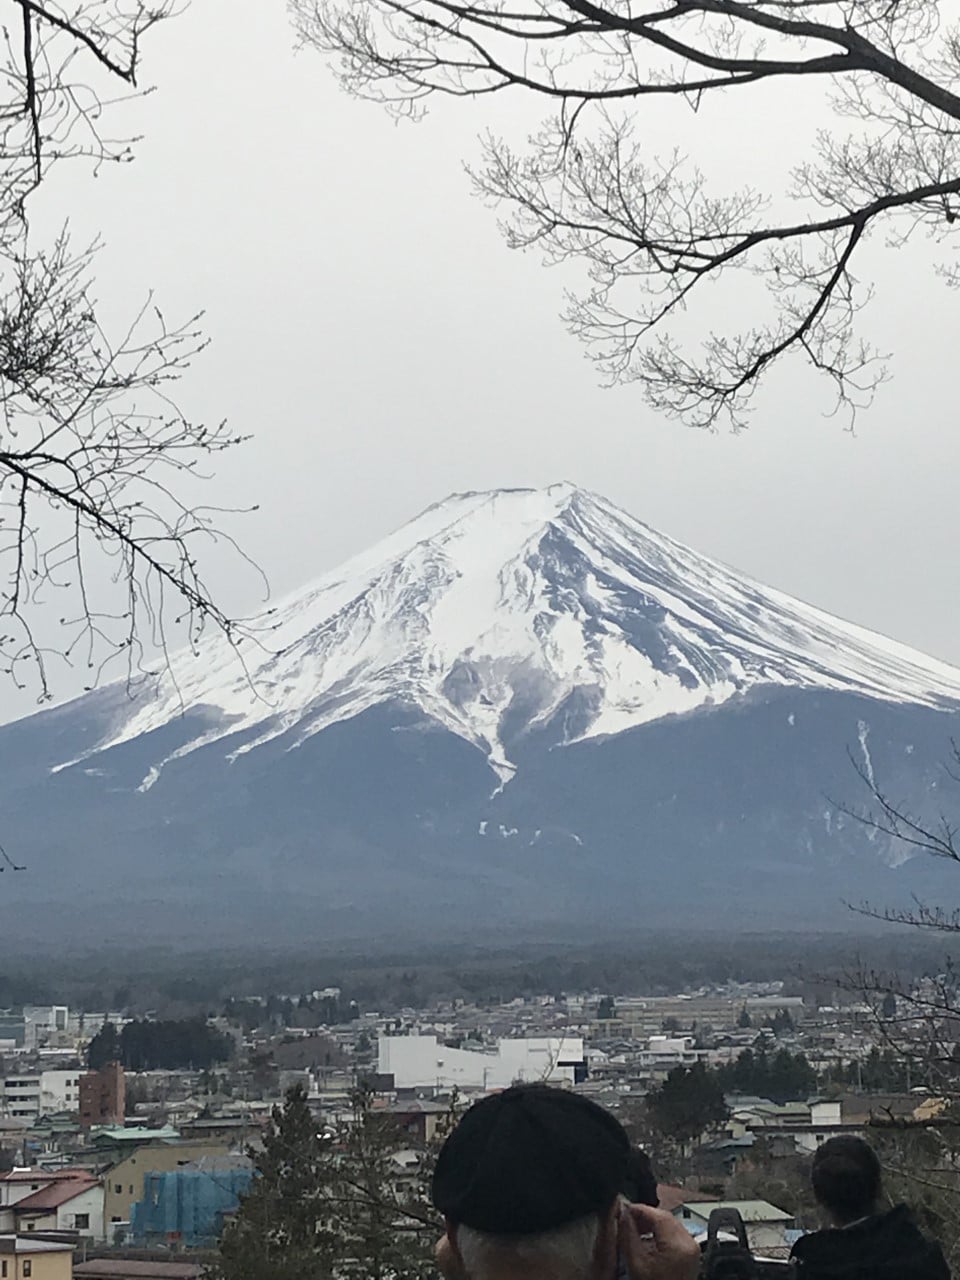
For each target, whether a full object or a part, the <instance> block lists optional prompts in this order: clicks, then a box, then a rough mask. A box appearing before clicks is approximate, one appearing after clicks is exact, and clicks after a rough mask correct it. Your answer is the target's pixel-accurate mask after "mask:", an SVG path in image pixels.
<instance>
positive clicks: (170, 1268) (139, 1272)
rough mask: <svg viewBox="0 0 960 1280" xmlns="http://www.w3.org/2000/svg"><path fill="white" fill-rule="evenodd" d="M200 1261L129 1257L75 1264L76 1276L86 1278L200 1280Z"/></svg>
mask: <svg viewBox="0 0 960 1280" xmlns="http://www.w3.org/2000/svg"><path fill="white" fill-rule="evenodd" d="M202 1271H203V1268H202V1267H201V1265H200V1264H199V1263H198V1262H167V1261H166V1260H165V1259H163V1260H158V1261H156V1262H137V1261H134V1260H132V1259H127V1258H94V1259H93V1260H92V1261H91V1262H78V1263H76V1264H75V1265H74V1268H73V1274H74V1276H79V1277H81V1280H83V1277H86V1280H198V1277H199V1276H200V1274H201V1272H202Z"/></svg>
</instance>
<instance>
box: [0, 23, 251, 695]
mask: <svg viewBox="0 0 960 1280" xmlns="http://www.w3.org/2000/svg"><path fill="white" fill-rule="evenodd" d="M176 7H177V6H176V4H175V0H156V3H153V4H150V5H148V4H145V3H139V2H138V0H129V2H127V0H85V2H80V3H75V4H71V5H69V6H64V5H60V4H56V5H54V4H47V3H42V2H41V0H14V3H13V4H12V5H10V4H8V5H7V16H8V19H9V23H8V25H7V26H6V27H5V29H4V34H5V37H6V38H5V40H4V42H3V44H2V47H0V59H3V61H4V65H3V72H4V74H3V84H4V89H3V91H2V95H3V96H2V110H0V672H4V673H6V674H7V675H8V676H10V677H11V678H12V679H13V680H14V682H15V683H16V684H17V685H18V686H20V687H22V688H30V689H33V690H34V691H35V692H36V694H37V697H38V699H39V700H41V701H43V700H46V699H48V698H49V697H51V696H52V680H53V679H54V675H53V665H54V659H60V660H61V661H63V662H66V663H68V664H69V665H71V666H73V667H79V668H80V669H81V670H82V671H83V672H84V680H85V685H86V686H87V687H90V686H92V685H93V684H94V683H96V681H97V679H98V677H99V675H100V674H101V671H102V670H103V667H104V665H105V664H108V663H110V662H111V660H116V659H119V660H120V664H121V666H120V669H121V671H122V672H124V671H125V672H126V674H127V678H128V679H129V680H133V679H135V678H136V677H137V676H138V675H139V674H140V673H141V672H142V671H143V668H144V665H145V664H146V663H147V662H148V661H152V660H154V659H155V658H156V655H157V653H159V654H160V655H161V660H162V658H163V657H164V656H165V655H166V653H167V649H168V645H169V644H171V643H172V642H173V641H182V642H183V643H190V644H195V643H196V641H197V639H198V638H199V635H200V633H201V631H202V630H203V629H204V627H205V626H206V625H207V624H212V625H213V626H215V627H217V628H219V629H220V630H221V631H223V632H225V633H227V635H228V636H235V635H236V628H235V624H234V622H233V621H232V620H231V619H230V618H229V617H228V616H227V615H226V614H225V613H224V612H223V611H222V610H221V609H220V608H219V606H218V605H217V604H216V603H215V602H214V601H213V599H212V597H211V596H210V594H209V592H208V590H207V587H206V584H205V581H204V578H203V575H202V569H201V563H200V555H201V551H202V548H203V547H204V545H205V544H209V543H210V542H211V540H216V539H217V538H218V537H222V536H223V535H220V534H218V533H217V526H216V523H215V517H216V513H215V511H214V510H213V509H212V508H205V507H202V506H198V505H196V503H195V501H194V498H193V480H192V477H197V476H199V475H200V468H201V466H202V465H204V464H205V463H207V462H208V461H209V460H210V459H211V458H213V457H215V456H216V455H218V454H219V453H221V452H222V451H223V450H225V449H228V448H230V447H231V446H233V445H235V444H237V443H239V439H238V437H237V436H236V435H235V434H234V433H232V432H231V431H230V430H229V429H228V428H227V426H226V425H225V424H223V423H217V424H214V425H212V426H205V425H203V424H200V423H193V422H191V421H190V420H189V419H188V418H187V417H186V416H185V414H184V413H183V412H181V410H180V409H179V408H178V407H177V405H176V403H175V402H174V401H173V399H172V393H173V386H174V384H175V382H176V381H177V379H178V378H179V376H180V375H181V373H182V372H183V371H184V370H185V369H186V368H187V367H189V365H190V363H191V361H192V360H193V358H194V357H195V356H196V355H197V354H199V352H200V351H201V350H202V349H203V347H204V345H205V340H204V338H203V336H202V334H201V332H200V327H199V317H198V316H195V317H193V318H191V319H188V320H187V321H186V322H179V321H177V322H170V321H169V320H168V319H167V318H166V316H165V315H164V314H163V312H162V311H161V310H160V308H159V307H158V306H157V305H156V303H155V302H154V301H153V298H152V296H148V298H147V300H146V301H145V303H144V305H143V306H142V308H141V309H140V311H139V312H138V314H136V315H134V316H133V317H132V318H131V322H130V323H129V324H128V325H127V326H126V327H125V328H123V329H121V330H120V331H119V332H111V331H108V329H107V328H106V326H105V324H104V322H103V321H102V319H101V317H100V313H99V310H98V306H97V303H96V300H95V298H94V296H93V284H92V269H93V266H94V261H95V257H96V252H97V245H93V246H83V247H80V248H76V247H74V246H73V245H72V244H71V242H70V239H69V237H68V235H67V233H66V231H64V232H62V233H61V234H60V235H59V236H58V237H57V238H56V239H55V240H54V241H53V242H52V243H47V244H42V243H37V238H36V236H35V235H34V234H33V233H32V231H31V227H30V223H29V221H28V217H27V212H28V209H29V207H30V202H31V199H32V197H33V195H34V193H35V191H36V190H37V188H38V187H39V186H40V185H41V183H43V182H45V181H46V179H47V178H48V176H49V175H50V173H51V171H52V170H53V169H54V168H55V167H56V166H57V165H59V164H60V162H61V161H63V160H65V159H72V160H74V161H78V160H80V161H82V160H86V161H88V162H89V164H90V165H91V167H92V168H93V169H94V170H96V168H97V167H98V166H102V165H104V164H107V163H123V162H125V161H127V160H129V159H130V158H131V156H132V147H131V144H130V142H128V141H122V140H121V141H116V140H114V139H113V138H112V137H110V136H108V135H107V134H106V133H105V132H104V128H105V121H106V120H107V119H109V118H110V115H111V113H113V114H116V112H117V109H118V108H117V106H116V102H115V101H110V100H115V99H116V97H117V94H116V90H117V88H120V89H121V90H127V91H130V92H134V91H136V87H137V84H138V77H139V72H140V64H141V55H142V44H143V40H144V37H145V36H146V35H147V33H148V32H149V31H150V30H151V28H153V27H154V26H156V25H157V23H159V22H161V21H163V20H165V19H166V18H168V17H170V16H171V15H172V14H173V13H174V11H175V8H176ZM53 609H55V612H53V613H51V610H53Z"/></svg>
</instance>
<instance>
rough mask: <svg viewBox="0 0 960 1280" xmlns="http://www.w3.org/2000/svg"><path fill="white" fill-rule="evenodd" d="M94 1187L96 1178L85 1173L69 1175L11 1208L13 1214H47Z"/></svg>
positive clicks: (55, 1180)
mask: <svg viewBox="0 0 960 1280" xmlns="http://www.w3.org/2000/svg"><path fill="white" fill-rule="evenodd" d="M96 1185H97V1180H96V1178H94V1177H93V1175H92V1174H89V1173H86V1172H83V1173H79V1172H78V1173H71V1175H70V1176H69V1177H66V1178H64V1177H59V1178H55V1179H54V1180H53V1181H52V1182H51V1183H50V1184H49V1185H48V1186H46V1187H41V1188H40V1190H39V1191H34V1193H33V1194H32V1195H29V1196H27V1197H26V1198H25V1199H23V1200H20V1201H18V1202H17V1203H16V1204H15V1205H14V1206H13V1211H14V1213H43V1212H48V1211H49V1210H51V1209H57V1208H59V1207H60V1205H62V1204H66V1203H67V1201H68V1200H73V1199H74V1197H75V1196H79V1195H83V1193H84V1191H89V1190H90V1188H91V1187H95V1186H96Z"/></svg>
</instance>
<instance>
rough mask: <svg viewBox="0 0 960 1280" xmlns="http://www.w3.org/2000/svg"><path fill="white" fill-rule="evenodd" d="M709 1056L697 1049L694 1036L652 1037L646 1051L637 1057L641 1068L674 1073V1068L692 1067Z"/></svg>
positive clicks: (642, 1050) (642, 1051)
mask: <svg viewBox="0 0 960 1280" xmlns="http://www.w3.org/2000/svg"><path fill="white" fill-rule="evenodd" d="M706 1056H707V1054H706V1051H705V1050H700V1049H697V1048H696V1042H695V1041H694V1039H693V1037H692V1036H651V1037H650V1039H649V1040H648V1041H647V1047H646V1049H641V1050H640V1053H639V1054H638V1055H637V1063H638V1065H639V1066H641V1067H644V1068H646V1069H647V1070H650V1071H657V1070H661V1071H672V1070H673V1068H674V1067H692V1066H693V1065H694V1064H695V1063H696V1062H699V1061H700V1059H702V1058H705V1057H706Z"/></svg>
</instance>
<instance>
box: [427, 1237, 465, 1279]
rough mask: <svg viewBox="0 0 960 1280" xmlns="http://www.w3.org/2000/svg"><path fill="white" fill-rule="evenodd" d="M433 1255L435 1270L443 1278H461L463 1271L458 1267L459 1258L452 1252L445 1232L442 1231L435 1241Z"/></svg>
mask: <svg viewBox="0 0 960 1280" xmlns="http://www.w3.org/2000/svg"><path fill="white" fill-rule="evenodd" d="M434 1256H435V1257H436V1261H437V1270H438V1271H439V1272H440V1274H441V1275H442V1276H443V1278H444V1280H463V1271H462V1269H461V1267H460V1260H459V1258H458V1257H457V1255H456V1254H455V1253H454V1251H453V1246H452V1245H451V1243H450V1237H449V1236H448V1235H447V1234H446V1233H444V1234H443V1235H442V1236H441V1237H440V1239H439V1240H438V1241H437V1247H436V1249H435V1250H434Z"/></svg>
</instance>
